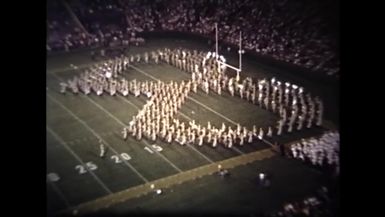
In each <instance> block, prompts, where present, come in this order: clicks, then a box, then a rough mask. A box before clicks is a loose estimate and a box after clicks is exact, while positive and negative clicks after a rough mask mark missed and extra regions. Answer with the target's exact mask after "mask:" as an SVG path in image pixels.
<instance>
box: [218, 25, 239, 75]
mask: <svg viewBox="0 0 385 217" xmlns="http://www.w3.org/2000/svg"><path fill="white" fill-rule="evenodd" d="M218 33H219V31H218V23H215V60H216V62H217V63H218V69H219V70H220V67H221V64H223V65H225V66H227V67H229V68H232V69H234V70H235V71H236V72H237V77H236V79H237V81H239V73H240V72H241V71H242V53H243V51H242V31H240V32H239V50H238V54H239V65H238V67H239V68H236V67H234V66H232V65H230V64H227V63H225V62H222V61H220V60H219V52H218V43H219V41H218Z"/></svg>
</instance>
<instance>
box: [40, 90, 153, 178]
mask: <svg viewBox="0 0 385 217" xmlns="http://www.w3.org/2000/svg"><path fill="white" fill-rule="evenodd" d="M47 96H48V98H50V99H51V100H52V101H54V102H56V103H57V104H58V105H59V106H60V107H62V108H63V109H64V110H66V111H67V112H68V113H69V114H70V115H72V116H73V117H74V118H75V119H76V120H77V121H79V122H80V123H81V124H82V125H83V126H84V127H86V128H87V129H88V130H89V131H90V132H91V133H92V134H94V136H95V137H96V138H98V139H100V140H101V141H102V142H103V143H104V144H106V145H107V146H108V148H110V149H111V150H112V151H113V152H114V153H115V154H116V155H117V156H118V157H119V158H120V159H121V160H122V161H123V163H124V164H125V165H126V166H128V167H129V168H131V170H132V171H134V172H135V173H136V174H137V175H138V176H139V177H140V178H141V179H142V180H143V181H144V182H146V183H148V180H147V179H146V178H145V177H144V176H143V175H142V174H140V173H139V172H138V171H137V170H136V169H135V168H134V167H133V166H132V165H131V164H130V163H129V162H127V160H125V159H123V158H122V157H121V156H120V154H119V153H118V152H117V151H116V150H115V149H114V148H112V147H111V145H110V144H108V143H107V142H106V141H105V140H104V139H103V138H102V137H101V136H99V134H98V133H96V132H95V131H94V130H93V129H92V128H91V127H90V126H88V124H87V123H85V122H84V121H83V120H81V119H80V118H79V117H78V116H77V115H76V114H74V113H73V112H72V111H71V110H69V109H68V108H67V107H66V106H64V105H63V104H62V103H61V102H59V101H58V100H56V99H54V98H53V97H52V96H50V94H48V93H47Z"/></svg>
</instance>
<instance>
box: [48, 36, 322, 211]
mask: <svg viewBox="0 0 385 217" xmlns="http://www.w3.org/2000/svg"><path fill="white" fill-rule="evenodd" d="M165 43H166V42H165ZM165 43H163V44H162V43H149V44H147V45H146V46H145V47H138V48H134V49H132V50H131V51H130V52H132V53H136V52H144V51H145V50H153V49H155V48H157V47H164V46H165V45H166V44H165ZM179 45H184V46H185V47H189V45H191V44H186V43H184V42H183V41H179V42H178V43H173V46H179ZM171 47H172V46H171ZM190 47H193V48H195V47H197V48H199V46H195V47H194V46H190ZM201 47H204V46H201ZM86 54H87V53H86V52H83V53H82V52H79V53H75V54H72V55H64V56H63V55H61V56H60V55H59V56H55V57H50V58H48V60H47V71H48V73H47V87H48V88H49V89H48V91H47V94H49V95H50V96H51V97H53V98H54V99H55V100H57V101H59V102H60V103H62V104H63V105H64V106H65V107H66V108H68V109H69V110H70V111H71V112H73V113H74V114H75V115H76V116H78V117H79V118H80V119H81V120H82V121H84V122H85V123H86V124H87V125H88V126H89V127H91V128H92V129H93V130H94V131H95V132H96V133H97V134H98V135H100V136H101V137H102V138H103V139H104V140H105V141H107V143H108V144H109V145H111V147H113V148H114V149H115V150H116V151H117V152H118V153H127V154H129V155H130V156H131V157H132V159H131V160H129V161H128V162H129V163H130V164H131V165H132V166H133V167H134V168H135V169H136V170H137V171H138V172H139V173H140V174H142V175H143V176H144V177H145V178H147V179H148V180H155V179H158V178H161V177H165V176H169V175H171V174H175V173H177V172H178V171H176V170H175V168H173V167H172V166H171V165H170V164H169V163H168V162H167V161H165V160H164V159H162V158H161V157H159V156H158V155H156V154H150V153H148V152H147V151H145V150H144V147H145V144H144V143H143V141H136V140H135V139H133V138H130V137H129V139H128V140H127V141H123V140H122V139H121V135H120V131H121V129H122V127H121V125H120V124H119V123H118V122H117V121H116V120H114V118H112V117H110V116H109V114H108V113H106V112H105V111H103V110H102V109H100V108H98V107H97V106H95V104H94V103H96V104H98V105H99V106H100V107H102V108H103V109H105V110H106V111H108V112H109V113H111V114H112V115H113V116H114V117H115V118H117V119H119V120H120V121H122V122H123V123H124V124H127V123H128V122H129V121H130V120H131V118H132V116H133V115H135V114H136V113H137V109H136V108H135V107H134V106H133V105H132V104H134V105H135V106H136V107H139V108H141V107H142V106H143V104H144V103H145V98H143V97H139V98H136V97H133V96H128V97H126V100H123V99H121V97H116V96H115V97H111V96H107V95H104V96H101V97H98V96H95V95H90V96H89V98H87V97H85V96H82V95H79V96H74V95H73V94H71V93H68V94H66V95H62V94H60V93H59V92H58V91H59V85H58V84H59V80H58V79H57V78H56V77H54V76H53V75H52V71H58V70H59V72H56V73H55V74H56V75H57V76H58V77H60V79H69V78H72V77H73V76H74V75H76V74H78V73H79V70H68V66H69V64H70V63H73V64H77V65H79V64H88V63H91V62H92V61H90V59H89V57H88V56H87V55H86ZM245 65H247V64H245ZM137 67H139V68H140V69H142V70H144V71H145V72H146V73H148V74H151V75H152V76H154V77H158V78H160V79H162V80H166V81H167V80H177V81H180V80H186V79H189V74H187V73H185V72H181V71H180V70H178V69H176V68H174V67H171V66H168V65H166V64H160V65H154V64H153V65H138V66H137ZM246 67H250V66H245V68H246ZM60 69H66V71H61V72H60ZM254 72H255V73H254ZM254 72H248V73H254V74H253V76H263V77H264V76H265V73H267V72H266V71H265V70H263V69H256V70H255V71H254ZM124 77H126V78H128V79H137V80H141V81H143V80H149V78H148V77H147V76H145V75H143V74H142V73H140V72H138V71H137V70H134V69H129V70H127V72H126V73H124ZM190 96H191V97H193V98H194V99H195V100H198V101H200V102H201V103H203V104H205V105H207V106H209V107H210V108H212V109H214V110H215V111H217V112H220V113H221V114H223V115H225V116H226V117H228V118H230V119H231V120H234V121H236V122H239V123H241V124H242V125H246V126H251V125H252V124H256V125H257V126H269V125H271V124H272V123H274V122H275V121H276V120H277V117H276V116H275V115H273V114H271V113H270V112H268V111H265V110H263V109H261V108H259V107H258V106H255V105H252V104H251V103H248V102H246V101H244V100H241V99H239V98H232V97H231V96H229V94H223V95H222V96H218V95H216V94H215V93H212V94H209V95H208V96H206V94H205V93H203V92H202V91H199V92H198V93H197V94H191V95H190ZM91 101H93V102H94V103H93V102H91ZM130 103H132V104H130ZM192 111H194V114H193V113H192ZM181 112H183V113H184V114H185V115H187V116H188V117H190V118H193V119H195V120H196V121H197V122H198V123H202V124H205V123H206V122H207V120H210V121H211V123H212V124H213V125H215V126H220V124H221V123H222V122H225V123H227V124H230V123H229V122H228V121H226V120H225V119H224V118H222V117H220V116H218V115H216V114H214V113H213V112H211V111H209V110H208V109H206V108H204V107H202V106H201V105H199V104H197V103H196V102H194V101H192V100H187V102H186V103H185V104H184V105H183V106H182V109H181ZM178 118H180V119H181V120H183V121H188V120H187V119H186V118H185V117H184V116H182V115H178ZM47 126H49V127H50V128H51V129H52V130H53V131H54V132H55V133H57V134H58V135H59V136H60V137H61V139H63V140H64V141H65V142H67V143H68V144H67V145H68V146H69V147H70V148H71V149H72V150H73V151H74V152H75V153H76V154H77V155H78V156H79V157H80V158H81V159H82V160H83V161H84V162H89V161H92V162H93V163H95V164H96V165H97V166H98V169H97V170H95V171H94V173H95V174H96V175H97V176H98V178H100V180H101V181H102V182H103V183H104V184H105V185H106V186H107V187H108V188H109V189H110V190H111V191H112V192H118V191H121V190H123V189H126V188H129V187H132V186H135V185H138V184H141V183H144V181H143V180H142V179H140V178H139V177H138V175H137V174H135V173H134V172H133V171H132V170H131V169H130V168H129V167H127V166H126V165H125V164H123V163H120V164H116V163H115V162H114V161H113V160H112V159H110V157H111V155H113V154H114V153H112V151H111V150H109V151H108V152H107V157H106V158H105V159H101V158H99V157H98V154H99V150H98V148H99V147H98V142H97V138H96V137H95V135H93V134H92V133H91V132H90V131H89V130H88V129H87V128H86V127H85V126H83V125H82V124H81V123H80V122H79V121H77V120H76V119H75V118H74V117H73V116H71V115H70V114H69V113H68V112H67V111H66V110H65V109H63V108H62V107H60V106H59V105H58V104H57V103H55V102H54V101H53V100H51V99H50V98H47ZM319 131H322V129H318V131H317V130H308V131H305V132H301V133H293V134H291V135H286V136H282V137H279V138H274V139H275V140H277V141H280V140H282V141H285V142H287V141H292V140H293V139H298V138H300V137H301V136H304V135H312V134H318V133H319ZM148 144H152V142H150V141H148ZM156 144H158V145H161V146H162V147H163V148H164V150H163V151H162V152H161V153H162V154H163V155H164V156H165V157H166V158H167V159H168V160H169V161H171V162H172V163H173V164H175V165H176V166H177V167H178V168H180V169H181V170H183V171H184V170H188V169H192V168H195V167H198V166H202V165H204V164H207V163H209V161H207V160H206V159H205V158H203V157H202V156H201V155H202V154H203V155H205V156H207V157H208V158H210V159H211V160H213V161H219V160H223V159H227V158H229V157H232V156H237V155H239V153H238V152H236V151H235V150H233V149H225V148H223V147H217V148H216V149H213V148H211V147H208V146H203V147H196V149H197V150H198V151H199V152H200V153H201V154H198V153H197V152H196V151H194V150H193V149H192V148H189V147H181V146H179V145H177V144H172V145H168V144H165V143H163V142H161V141H157V142H156ZM266 147H268V145H266V144H264V143H262V142H256V143H254V144H252V145H246V146H245V147H239V149H240V150H241V151H243V152H245V153H248V152H251V151H255V150H258V149H261V148H266ZM279 161H284V159H279ZM79 164H80V163H79V162H78V161H77V160H76V159H75V158H74V157H73V156H72V155H71V154H70V153H69V152H68V150H66V149H65V148H64V146H63V145H62V144H61V143H60V142H59V141H58V140H57V139H56V138H54V137H53V136H52V135H51V133H50V132H48V131H47V173H49V172H56V173H58V174H59V176H60V177H61V180H60V181H59V182H56V183H54V185H56V186H57V188H58V189H60V191H61V192H62V194H63V195H64V197H65V198H66V199H67V200H68V202H69V203H70V205H78V204H79V203H82V202H86V201H90V200H92V199H95V198H97V197H100V196H103V195H106V194H107V192H105V190H103V188H102V187H101V186H100V184H99V183H98V182H97V181H96V180H95V179H94V178H93V176H91V175H90V174H89V173H86V174H83V175H79V174H78V171H77V170H75V166H76V165H79ZM256 164H258V163H256ZM288 165H289V166H288V168H286V169H285V170H288V171H291V170H294V171H296V170H301V169H300V168H302V167H297V165H296V164H295V163H294V164H288ZM290 165H291V166H290ZM293 165H294V166H293ZM245 168H247V167H245ZM271 169H272V171H274V172H279V171H280V170H279V169H277V171H275V169H273V168H271ZM235 171H238V169H235V170H234V173H235V174H236V173H237V172H235ZM241 171H242V170H241ZM302 172H303V173H304V174H307V173H308V171H307V170H306V169H304V171H302ZM245 174H249V173H247V172H246V173H245ZM206 179H207V180H206ZM210 179H212V177H211V178H209V177H207V178H202V179H201V180H200V181H198V182H200V184H199V183H194V181H193V182H191V183H190V182H189V183H190V184H189V185H188V188H189V189H191V191H192V190H193V189H195V190H197V188H198V189H199V188H200V187H199V186H212V185H215V186H216V184H213V182H214V181H213V180H211V181H210ZM206 182H207V183H206ZM307 182H308V181H307V180H305V179H304V180H303V181H300V182H299V183H302V184H304V183H307ZM205 183H206V184H205ZM210 183H211V184H210ZM236 183H238V182H236V181H234V183H233V184H234V185H236ZM238 185H240V186H242V182H239V183H238ZM305 185H306V186H308V185H310V184H305ZM311 185H312V184H311ZM181 186H182V185H181ZM194 186H195V187H194ZM229 187H230V186H227V187H226V188H229ZM210 188H211V187H210ZM224 188H225V187H223V189H222V190H218V192H217V193H214V194H211V193H208V194H207V195H206V194H205V196H204V197H202V196H200V197H199V198H200V199H197V201H198V202H196V203H187V202H186V204H190V207H191V209H192V208H193V207H196V206H199V207H201V206H204V207H207V208H204V209H210V207H214V208H213V209H217V208H218V207H217V208H215V207H216V206H218V205H215V203H213V201H214V200H218V201H222V199H225V201H226V197H224V195H226V194H228V193H226V190H225V189H224ZM284 188H285V187H284V186H283V187H282V189H284ZM286 188H290V186H286ZM309 188H310V187H309ZM186 190H187V189H186ZM289 190H292V191H297V190H298V191H301V188H299V189H298V188H293V189H289ZM191 191H190V192H188V191H187V192H185V193H183V194H178V195H179V196H176V198H182V197H191V198H196V197H195V196H194V194H192V193H191ZM207 192H210V191H207ZM189 194H191V195H190V196H189ZM234 194H236V193H234ZM47 195H48V197H49V201H50V202H49V203H48V204H47V206H48V208H49V211H50V212H54V211H57V210H60V209H62V208H65V207H66V205H65V203H64V201H63V200H62V199H61V198H59V197H58V195H57V193H56V192H55V191H54V189H53V187H52V186H51V185H50V184H48V183H47ZM244 195H245V198H249V196H247V195H248V194H246V192H244ZM238 196H239V197H238ZM238 196H236V198H238V200H245V199H242V198H241V197H240V195H238ZM206 197H207V198H206ZM271 197H273V196H271ZM203 198H206V199H203ZM210 198H211V199H210ZM147 199H148V198H147ZM147 199H146V197H144V198H140V200H144V201H148V204H152V205H148V206H154V205H153V204H154V203H155V204H158V202H151V201H153V200H147ZM173 200H174V201H175V200H177V199H175V198H174V199H171V201H173ZM200 200H203V201H204V200H206V201H208V202H207V203H208V204H214V205H212V206H210V205H208V206H206V205H207V204H206V203H205V202H202V201H201V202H199V201H200ZM143 203H144V204H146V203H145V202H143ZM229 203H231V202H229ZM162 204H164V205H162ZM194 204H195V205H194ZM231 204H232V203H231ZM277 204H278V202H277ZM244 206H246V205H244ZM156 207H160V209H161V210H167V209H170V207H175V206H172V205H171V204H167V203H164V202H160V204H159V205H155V207H154V209H155V210H156ZM162 207H163V208H162ZM188 207H189V206H185V205H181V207H179V208H178V207H177V208H176V209H175V210H184V209H185V208H186V209H187V210H188V209H190V208H188ZM260 207H264V206H262V205H261V206H260ZM143 209H147V208H146V206H144V207H143ZM249 209H250V208H249ZM251 209H252V208H251ZM148 210H153V208H148Z"/></svg>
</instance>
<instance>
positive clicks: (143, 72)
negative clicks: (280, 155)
mask: <svg viewBox="0 0 385 217" xmlns="http://www.w3.org/2000/svg"><path fill="white" fill-rule="evenodd" d="M130 67H131V68H133V69H135V70H137V71H138V72H140V73H142V74H144V75H147V76H148V77H150V78H152V79H154V80H156V81H159V79H158V78H156V77H154V76H152V75H150V74H148V73H146V72H145V71H143V70H141V69H139V68H137V67H135V66H133V65H130ZM187 98H189V99H191V100H193V101H194V102H196V103H198V104H199V105H201V106H203V107H205V108H206V109H208V110H210V111H211V112H213V113H214V114H216V115H218V116H220V117H222V118H224V119H225V120H227V121H229V122H230V123H232V124H235V125H237V124H238V123H236V122H235V121H233V120H231V119H229V118H227V117H226V116H224V115H222V114H220V113H218V112H216V111H214V110H213V109H211V108H209V107H208V106H206V105H204V104H202V103H200V102H199V101H197V100H195V99H194V98H192V97H191V96H187ZM262 141H264V142H265V143H267V144H269V145H273V144H272V143H271V142H269V141H266V140H265V139H262Z"/></svg>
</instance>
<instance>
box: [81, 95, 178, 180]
mask: <svg viewBox="0 0 385 217" xmlns="http://www.w3.org/2000/svg"><path fill="white" fill-rule="evenodd" d="M82 96H83V95H82ZM83 97H84V98H86V99H87V100H89V101H90V102H91V103H93V104H94V105H95V106H96V107H98V108H99V109H100V110H102V111H104V112H105V113H106V114H107V115H108V116H110V117H111V118H112V119H114V120H115V121H116V122H117V123H119V124H120V125H122V127H127V125H126V124H124V123H123V122H122V121H121V120H119V119H118V118H116V117H115V116H114V115H113V114H111V113H110V112H109V111H107V110H106V109H105V108H103V106H101V105H100V104H99V103H97V102H95V101H94V100H92V99H91V98H90V97H86V96H83ZM143 142H144V143H145V145H146V146H147V147H149V148H150V147H151V146H150V144H148V142H147V141H146V140H143ZM155 153H156V154H158V155H159V156H160V157H161V158H163V160H165V161H166V162H168V163H169V164H170V165H171V166H172V167H173V168H174V169H176V170H177V171H179V172H182V170H181V169H180V168H179V167H177V166H176V165H175V164H173V163H172V162H171V161H170V160H169V159H167V158H166V157H165V156H164V155H163V154H162V153H159V152H157V151H156V152H155Z"/></svg>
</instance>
